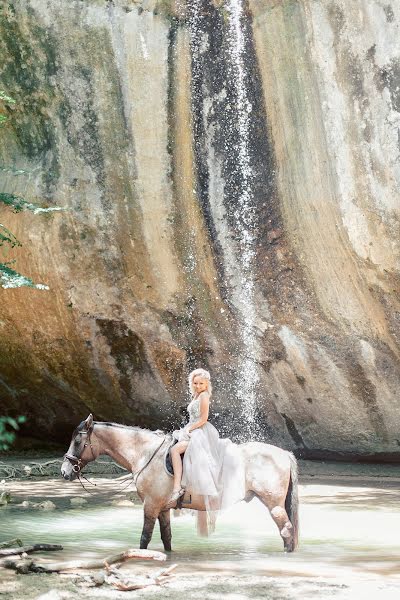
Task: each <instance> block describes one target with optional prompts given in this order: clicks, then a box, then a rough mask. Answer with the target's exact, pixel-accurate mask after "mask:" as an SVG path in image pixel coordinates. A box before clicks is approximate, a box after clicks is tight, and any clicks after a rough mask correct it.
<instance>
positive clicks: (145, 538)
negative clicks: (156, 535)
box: [140, 500, 159, 550]
mask: <svg viewBox="0 0 400 600" xmlns="http://www.w3.org/2000/svg"><path fill="white" fill-rule="evenodd" d="M158 513H159V509H156V508H155V507H154V506H153V505H152V504H150V503H149V502H146V500H145V501H144V524H143V529H142V535H141V538H140V548H141V549H144V550H145V549H146V548H147V546H148V545H149V544H150V540H151V536H152V535H153V530H154V525H155V523H156V519H157V517H158Z"/></svg>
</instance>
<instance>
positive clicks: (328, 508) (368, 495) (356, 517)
mask: <svg viewBox="0 0 400 600" xmlns="http://www.w3.org/2000/svg"><path fill="white" fill-rule="evenodd" d="M14 485H16V486H17V488H16V490H15V491H14V493H16V494H17V495H18V496H19V497H20V499H21V500H23V499H25V498H26V497H27V496H29V497H30V498H31V499H33V500H35V499H36V498H37V499H39V500H41V499H43V497H44V496H46V497H47V498H49V499H51V500H52V501H54V502H55V504H56V505H57V509H56V510H54V511H52V512H42V511H38V510H22V509H20V508H12V507H10V508H7V509H3V510H2V511H1V513H0V515H1V516H0V540H2V539H8V538H11V537H20V538H22V539H23V541H24V543H30V542H32V543H33V542H39V541H41V542H48V543H61V544H63V546H64V551H63V552H62V557H61V553H57V558H63V559H67V558H77V557H79V558H85V557H87V558H88V557H94V556H98V557H100V556H101V557H104V556H106V555H107V554H112V553H114V552H118V551H121V550H124V549H126V548H128V547H138V542H139V538H140V532H141V527H142V518H143V515H142V507H141V506H140V505H138V504H137V505H135V506H134V505H131V506H115V505H110V504H108V505H104V502H108V503H110V502H114V503H115V502H120V501H121V498H122V497H125V496H126V494H121V493H120V492H119V493H118V494H117V495H115V494H114V491H115V490H117V491H118V486H117V484H116V483H115V482H114V483H113V482H112V481H108V482H107V484H104V485H105V486H106V487H107V490H106V491H104V487H103V488H102V487H101V485H100V487H99V490H100V489H101V490H102V491H100V493H99V494H98V495H95V496H93V497H88V498H87V500H88V503H87V504H86V505H85V506H84V507H82V508H70V507H69V498H68V497H65V494H69V493H71V492H72V491H73V492H74V494H79V495H82V493H81V492H82V491H81V490H80V489H79V488H77V486H76V485H75V484H68V483H63V482H59V481H58V482H48V481H43V480H42V481H40V482H37V483H35V482H26V483H23V484H17V483H16V484H14ZM18 486H20V487H18ZM46 486H47V487H46ZM43 492H46V494H45V493H43ZM130 494H132V492H130ZM128 495H129V494H128ZM398 498H399V484H398V483H397V482H396V481H391V482H390V481H386V482H384V481H379V480H378V481H377V480H376V479H373V480H372V479H371V480H370V481H368V482H362V483H360V482H359V481H357V480H356V479H355V480H352V481H349V480H348V478H346V481H321V480H320V481H319V482H318V483H315V482H314V481H312V482H311V481H310V482H306V483H303V484H302V485H301V486H300V502H301V514H300V523H301V545H300V547H299V549H298V550H297V551H296V552H295V553H293V554H284V553H283V546H282V543H281V540H280V537H279V535H278V532H277V530H276V527H275V525H274V523H273V521H272V519H271V518H270V516H269V514H268V512H267V510H266V509H265V507H264V506H263V505H262V504H261V503H260V502H259V501H257V500H256V499H254V500H253V501H252V502H251V503H249V504H248V505H246V504H244V503H241V504H239V505H237V506H235V507H233V508H232V509H230V510H229V511H226V512H225V513H224V514H222V515H220V518H219V520H218V522H217V530H216V532H215V533H214V534H213V535H212V536H211V537H210V538H199V537H198V536H197V535H196V532H195V520H194V516H193V515H192V514H190V513H188V512H187V511H182V513H181V514H180V515H179V516H174V517H173V519H172V530H173V548H174V552H173V555H172V557H171V559H170V560H173V562H178V563H179V565H180V566H179V572H180V573H182V574H188V573H193V572H195V573H196V574H199V573H201V574H203V575H204V576H212V575H220V574H224V575H229V574H233V575H252V576H268V577H274V578H282V581H283V582H284V581H285V578H293V577H301V578H326V579H327V580H329V581H332V582H336V583H342V582H346V581H347V582H348V581H350V580H353V581H354V580H358V581H365V582H368V581H374V582H375V583H376V584H379V583H380V582H382V583H384V582H386V583H387V582H388V581H390V582H391V583H392V584H394V585H397V582H398V584H399V596H398V597H400V559H399V543H398V538H397V535H396V531H397V530H398V526H399V523H400V506H399V501H398ZM99 503H102V504H99ZM150 548H151V549H153V550H162V549H163V547H162V543H161V539H160V534H159V531H158V528H156V529H155V533H154V536H153V540H152V542H151V545H150ZM47 556H49V555H47ZM54 556H56V554H54ZM49 557H50V556H49ZM288 581H289V580H288ZM316 597H324V596H316ZM381 597H382V598H384V597H385V596H381ZM387 597H389V596H387ZM277 598H278V596H277Z"/></svg>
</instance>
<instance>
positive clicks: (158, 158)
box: [0, 0, 400, 459]
mask: <svg viewBox="0 0 400 600" xmlns="http://www.w3.org/2000/svg"><path fill="white" fill-rule="evenodd" d="M0 17H1V21H0V48H1V56H2V59H3V60H2V64H1V66H0V87H1V88H2V89H5V90H6V92H8V93H9V94H10V95H12V96H13V97H15V99H16V100H17V105H16V106H15V107H14V108H12V109H11V108H10V109H9V111H10V119H9V121H8V123H7V126H6V127H5V128H3V129H2V131H1V132H0V163H1V165H12V166H14V167H15V168H18V169H23V170H25V171H26V173H25V174H21V175H18V176H15V175H13V174H11V173H8V172H4V173H3V176H2V180H1V189H2V190H7V191H10V192H14V193H17V194H20V195H22V196H23V197H25V198H27V199H28V200H30V201H35V202H41V203H46V204H47V205H49V206H65V207H67V209H68V210H67V211H66V212H64V213H51V214H49V215H46V216H40V215H37V216H32V215H31V214H28V213H23V214H19V215H14V214H11V213H10V212H9V211H7V210H6V209H5V208H4V209H1V215H0V216H1V222H3V223H4V224H6V225H7V227H9V228H10V229H11V230H12V231H13V232H14V233H16V235H17V237H18V238H19V239H20V240H21V241H22V242H23V247H22V248H21V249H20V250H18V252H17V251H16V252H15V253H14V254H13V256H12V258H16V259H17V263H16V264H17V268H18V270H19V271H21V272H23V273H24V274H26V275H29V276H31V277H32V278H33V279H34V280H35V281H40V282H44V283H46V284H48V285H49V287H50V291H48V292H45V291H39V290H29V289H24V288H21V289H15V290H13V289H8V290H2V291H1V296H2V302H1V309H0V320H1V323H0V325H1V336H0V356H1V382H0V399H1V407H2V409H1V411H0V412H7V411H8V412H9V413H10V414H11V413H12V414H26V415H27V417H28V423H29V433H30V435H36V436H37V437H42V436H46V438H47V439H58V440H66V439H67V438H68V437H69V435H70V433H71V429H72V427H73V426H74V425H76V423H77V422H78V421H79V420H80V419H81V418H82V417H86V415H87V413H88V412H89V411H92V412H93V413H94V414H95V417H96V418H97V419H99V420H115V421H122V422H125V423H135V424H138V425H143V426H148V427H151V428H158V427H160V428H161V427H164V428H169V427H173V426H176V425H177V424H179V419H180V417H179V408H180V406H182V405H184V404H185V402H186V400H187V398H186V375H187V373H188V371H189V370H190V369H191V368H193V367H195V366H199V365H201V366H205V367H208V368H209V369H210V370H211V372H212V375H213V383H214V390H215V396H214V397H215V400H214V404H213V421H214V422H215V423H216V424H217V426H218V427H219V429H220V430H221V432H222V433H223V434H227V433H229V434H231V435H234V436H238V437H240V435H241V434H242V437H249V436H250V435H251V431H253V435H254V436H255V437H259V438H262V439H265V440H267V441H270V442H271V443H275V444H278V445H281V446H283V447H286V448H288V449H292V450H295V451H297V452H298V453H300V454H302V455H303V456H326V457H329V456H340V455H346V456H349V455H353V456H360V455H361V456H364V455H369V456H376V457H379V456H380V457H384V458H387V459H390V458H395V457H396V456H398V455H399V446H400V416H399V415H400V411H399V408H400V406H399V395H398V389H399V383H400V346H399V335H400V318H399V315H400V302H399V300H400V284H399V264H400V263H399V257H400V237H399V215H400V202H399V183H400V166H399V165H400V162H399V154H400V144H399V131H400V92H399V89H400V53H399V47H398V38H399V34H400V8H399V6H398V5H397V4H396V3H394V2H393V3H391V2H390V0H387V1H383V0H354V1H353V2H351V3H350V4H349V3H348V2H346V0H248V1H246V2H242V1H241V0H226V1H224V0H218V1H217V0H193V1H192V2H190V3H189V2H188V3H187V5H186V2H184V0H176V1H173V0H114V1H106V0H83V1H78V0H71V1H70V2H65V1H63V0H53V1H52V2H51V3H49V2H47V1H46V0H8V1H7V2H5V3H4V4H3V6H2V9H1V13H0ZM249 190H250V191H249Z"/></svg>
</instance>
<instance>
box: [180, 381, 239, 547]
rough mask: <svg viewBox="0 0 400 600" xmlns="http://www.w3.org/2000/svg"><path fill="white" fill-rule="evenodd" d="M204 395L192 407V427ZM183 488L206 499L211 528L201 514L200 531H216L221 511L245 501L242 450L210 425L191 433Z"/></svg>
mask: <svg viewBox="0 0 400 600" xmlns="http://www.w3.org/2000/svg"><path fill="white" fill-rule="evenodd" d="M203 394H207V392H203ZM201 395H202V394H200V395H199V396H198V397H197V398H194V399H193V400H192V401H191V402H190V404H189V405H188V412H189V424H191V423H195V422H196V421H198V420H199V419H200V398H201ZM182 487H184V488H185V489H186V490H187V491H188V492H190V493H192V494H199V495H202V496H204V501H205V506H206V510H207V517H208V519H207V520H208V523H207V527H205V522H204V519H202V517H201V513H198V530H199V533H201V534H203V535H207V533H208V532H210V531H212V530H213V529H214V526H215V519H216V516H217V512H218V510H220V509H222V508H227V507H228V506H231V505H232V504H235V503H236V502H239V501H240V500H243V498H244V495H245V476H244V465H243V459H242V457H241V454H240V451H239V448H238V446H236V444H233V443H232V442H231V440H229V439H221V438H220V437H219V434H218V431H217V430H216V429H215V427H214V426H213V425H211V423H209V422H208V421H207V422H206V423H204V425H202V426H201V427H198V428H196V429H194V430H193V431H192V432H191V433H190V441H189V444H188V447H187V449H186V451H185V454H184V457H183V475H182Z"/></svg>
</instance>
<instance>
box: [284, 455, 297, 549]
mask: <svg viewBox="0 0 400 600" xmlns="http://www.w3.org/2000/svg"><path fill="white" fill-rule="evenodd" d="M289 459H290V480H289V487H288V491H287V494H286V499H285V510H286V512H287V514H288V517H289V520H290V522H291V524H292V527H293V529H292V534H293V538H292V539H293V546H292V548H291V549H290V551H291V552H293V550H296V548H297V546H298V544H299V489H298V488H299V478H298V468H297V460H296V458H295V456H294V454H292V453H291V452H289Z"/></svg>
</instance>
